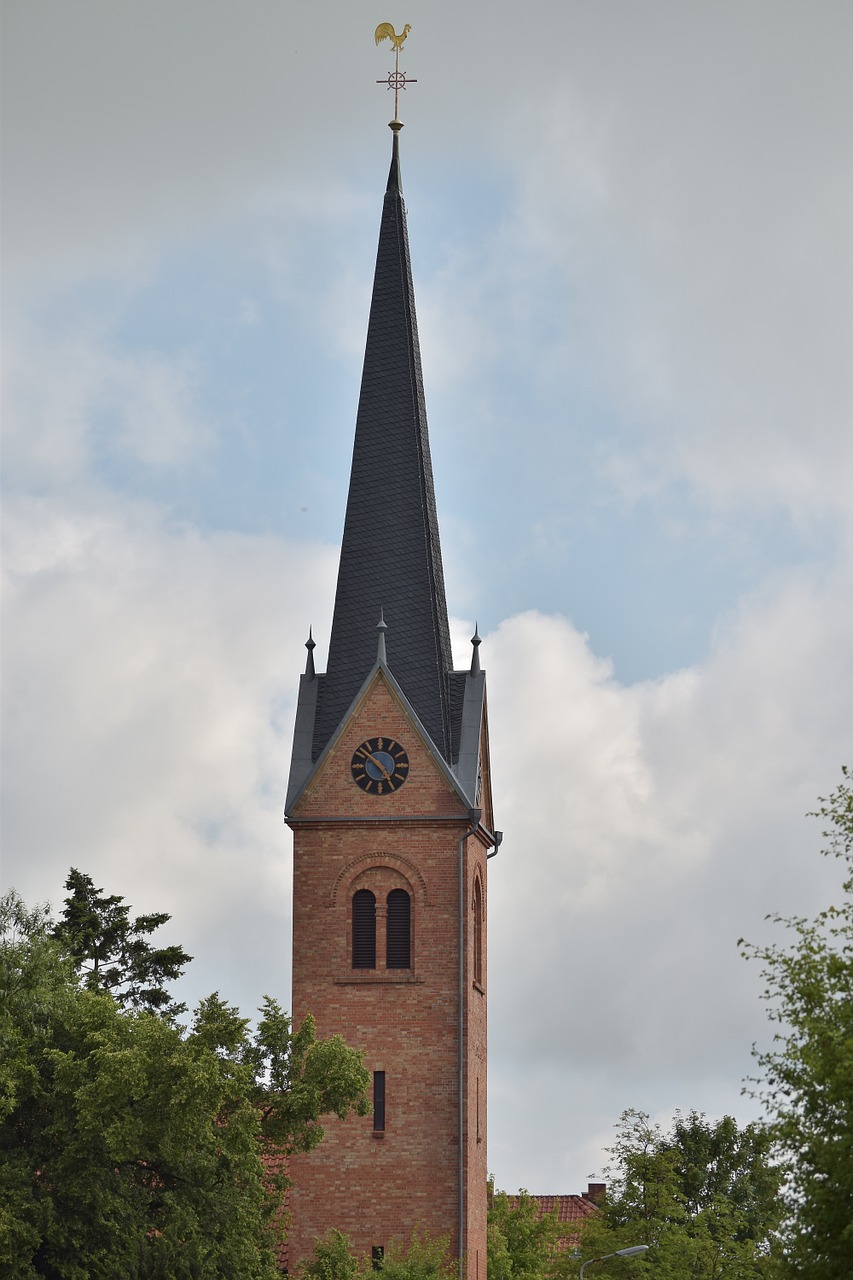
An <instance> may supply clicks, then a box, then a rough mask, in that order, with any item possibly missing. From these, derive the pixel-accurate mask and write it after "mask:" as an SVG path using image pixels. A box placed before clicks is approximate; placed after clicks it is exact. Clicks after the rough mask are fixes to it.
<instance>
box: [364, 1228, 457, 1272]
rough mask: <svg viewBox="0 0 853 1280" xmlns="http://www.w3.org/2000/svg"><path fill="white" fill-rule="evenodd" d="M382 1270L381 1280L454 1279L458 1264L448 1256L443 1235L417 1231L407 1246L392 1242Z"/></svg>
mask: <svg viewBox="0 0 853 1280" xmlns="http://www.w3.org/2000/svg"><path fill="white" fill-rule="evenodd" d="M381 1270H382V1280H454V1277H455V1276H456V1275H457V1274H458V1264H457V1263H456V1262H455V1261H454V1260H452V1259H451V1258H450V1256H449V1254H448V1240H447V1237H446V1236H429V1235H427V1234H426V1233H423V1232H417V1231H416V1232H415V1234H414V1235H413V1236H412V1239H411V1241H410V1242H409V1245H408V1246H407V1247H404V1246H403V1245H402V1244H400V1242H399V1241H397V1240H392V1242H391V1244H390V1245H389V1247H388V1248H387V1249H386V1250H385V1257H384V1258H383V1260H382V1268H381ZM371 1272H372V1264H371ZM365 1280H368V1277H367V1276H365Z"/></svg>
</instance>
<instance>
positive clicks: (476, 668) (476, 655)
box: [470, 622, 483, 676]
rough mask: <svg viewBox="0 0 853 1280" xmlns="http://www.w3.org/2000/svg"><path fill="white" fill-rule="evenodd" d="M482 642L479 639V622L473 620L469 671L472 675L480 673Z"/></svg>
mask: <svg viewBox="0 0 853 1280" xmlns="http://www.w3.org/2000/svg"><path fill="white" fill-rule="evenodd" d="M482 643H483V642H482V640H481V639H480V624H479V623H478V622H475V623H474V634H473V635H472V637H471V644H472V645H473V647H474V652H473V653H472V654H471V672H470V674H471V675H472V676H478V675H479V674H480V645H481V644H482Z"/></svg>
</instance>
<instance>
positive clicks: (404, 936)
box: [385, 889, 412, 969]
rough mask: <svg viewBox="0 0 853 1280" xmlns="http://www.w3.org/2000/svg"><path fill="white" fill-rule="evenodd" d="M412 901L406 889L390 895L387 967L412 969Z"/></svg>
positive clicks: (394, 890)
mask: <svg viewBox="0 0 853 1280" xmlns="http://www.w3.org/2000/svg"><path fill="white" fill-rule="evenodd" d="M411 939H412V900H411V898H410V897H409V895H408V894H407V893H406V890H405V889H392V890H391V892H390V893H389V894H388V921H387V933H386V936H385V967H386V968H387V969H410V968H411V967H412V941H411Z"/></svg>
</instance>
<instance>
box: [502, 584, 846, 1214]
mask: <svg viewBox="0 0 853 1280" xmlns="http://www.w3.org/2000/svg"><path fill="white" fill-rule="evenodd" d="M850 579H851V571H850V567H849V565H848V566H844V567H840V568H839V569H838V570H837V571H836V573H834V574H832V575H829V576H827V578H826V579H825V580H824V581H823V582H822V583H820V584H816V583H815V582H813V581H812V582H810V581H808V580H807V579H806V578H804V577H802V576H795V575H792V576H791V578H790V579H788V580H787V581H780V582H779V583H778V584H777V586H776V588H775V590H773V591H772V592H767V593H766V594H765V595H764V596H763V597H761V598H757V599H755V600H751V601H745V602H744V604H743V607H742V609H741V612H740V614H739V615H738V616H737V617H736V618H734V619H732V620H731V621H730V624H729V625H728V626H726V627H723V628H721V632H720V635H719V637H718V640H717V644H716V646H715V649H714V652H713V654H712V656H711V658H710V659H709V661H708V662H707V663H706V664H705V665H704V666H702V667H697V668H694V669H692V670H688V671H681V672H675V673H673V674H672V675H670V676H667V677H665V678H663V679H661V680H658V681H654V682H647V683H642V684H638V685H634V686H631V687H627V688H626V687H623V686H621V685H619V684H618V683H617V682H616V681H615V680H614V679H613V677H612V675H611V674H610V671H609V668H608V666H607V664H606V663H603V662H602V661H601V660H599V659H597V658H596V657H595V656H594V655H593V654H592V653H591V652H590V651H589V648H588V645H587V643H586V641H585V639H584V637H583V636H581V635H579V634H578V632H577V631H576V630H575V629H574V628H573V627H572V626H571V624H570V623H569V622H567V621H566V620H565V619H560V618H555V617H542V616H540V615H537V614H527V615H524V616H521V617H516V618H512V619H509V620H508V621H507V622H505V623H504V624H502V626H501V627H500V628H499V629H498V631H497V632H495V633H494V634H492V635H490V636H488V637H486V641H485V643H484V645H483V649H482V657H483V661H484V664H485V665H486V667H487V670H488V673H489V681H490V705H491V723H492V730H493V738H494V740H493V762H494V774H495V778H494V781H495V795H496V797H497V803H498V812H497V821H498V823H499V825H501V826H502V827H504V828H505V829H506V839H505V843H504V845H503V847H502V850H501V854H500V857H499V858H498V859H497V860H496V861H495V862H493V863H492V864H490V865H491V877H490V920H489V928H490V940H489V946H490V994H491V1036H492V1048H493V1053H492V1064H493V1081H494V1085H495V1093H496V1095H497V1098H498V1099H499V1100H500V1101H498V1103H497V1105H496V1106H495V1107H494V1110H493V1112H492V1114H493V1117H494V1121H493V1130H492V1133H493V1139H494V1143H495V1145H494V1148H493V1155H492V1160H491V1164H492V1167H493V1168H495V1170H496V1172H497V1173H498V1180H499V1182H503V1183H505V1184H508V1185H510V1186H516V1185H519V1183H523V1184H524V1185H530V1186H533V1185H534V1184H535V1185H536V1187H537V1188H538V1189H539V1190H549V1191H550V1190H554V1189H555V1187H556V1186H562V1185H564V1183H565V1178H566V1177H567V1176H572V1177H573V1179H574V1181H575V1182H577V1181H578V1180H579V1179H582V1178H583V1177H584V1176H585V1175H586V1173H587V1172H589V1170H585V1169H583V1167H582V1165H581V1164H580V1163H579V1159H580V1154H581V1153H582V1152H583V1151H588V1150H590V1149H591V1144H592V1145H594V1142H595V1141H597V1140H598V1139H597V1138H594V1136H593V1135H594V1134H595V1127H596V1125H598V1126H601V1125H605V1124H607V1122H608V1115H609V1117H610V1122H615V1120H616V1119H617V1118H618V1115H619V1112H620V1111H621V1110H622V1108H623V1107H627V1106H638V1107H641V1108H645V1109H648V1110H652V1111H654V1110H656V1109H661V1108H666V1107H674V1106H682V1107H684V1108H690V1107H697V1108H699V1109H707V1110H709V1111H715V1110H721V1109H727V1110H728V1111H729V1112H731V1113H734V1114H737V1115H741V1114H742V1113H743V1111H744V1109H746V1110H747V1111H749V1109H750V1104H749V1103H744V1102H742V1101H741V1099H740V1087H741V1083H742V1080H743V1077H744V1076H745V1075H746V1074H747V1073H748V1072H749V1069H750V1059H749V1050H750V1045H751V1043H752V1042H753V1040H760V1039H762V1038H764V1037H765V1035H766V1027H765V1015H764V1012H763V1009H762V1006H761V1004H760V1001H759V988H760V984H759V975H758V973H757V972H756V971H755V968H754V966H753V967H751V968H748V967H747V966H746V965H745V964H744V962H743V961H742V960H741V959H740V958H739V956H738V952H737V945H736V944H737V940H738V938H739V937H740V936H744V935H745V936H747V937H750V938H753V939H756V938H758V937H762V936H765V934H766V932H767V929H768V926H767V925H766V924H765V923H764V917H765V915H766V914H767V913H768V912H772V911H781V912H782V913H783V914H784V913H797V912H804V913H808V912H809V911H811V910H816V909H818V908H819V907H820V906H822V905H825V903H826V902H827V901H828V900H831V894H832V892H833V889H836V888H837V879H838V877H837V868H836V867H834V866H833V865H830V864H825V863H822V862H821V861H820V860H819V859H818V857H817V856H816V854H815V850H816V849H817V848H818V847H819V844H820V833H819V828H818V826H817V825H816V824H815V823H814V821H810V820H808V819H807V818H806V817H805V816H804V815H805V814H806V813H807V811H808V810H810V809H812V808H813V807H814V804H815V800H816V798H817V796H818V795H819V794H825V793H826V792H827V791H828V790H830V789H831V788H832V787H833V786H834V785H835V781H836V779H837V777H838V773H839V766H840V764H841V763H843V762H845V760H846V758H847V756H848V754H849V747H850V724H851V723H853V669H851V664H850V657H849V655H850V653H851V652H853V620H851V618H850V614H849V608H848V601H849V596H850V585H851V582H850ZM522 1081H523V1082H524V1083H523V1085H522ZM533 1097H536V1098H537V1099H538V1100H539V1103H540V1105H542V1108H543V1110H542V1115H543V1117H547V1120H546V1119H544V1118H543V1119H542V1121H541V1123H538V1122H536V1121H534V1122H533V1123H532V1126H531V1125H530V1124H528V1121H527V1117H528V1116H529V1107H530V1100H531V1098H533ZM543 1100H547V1101H543ZM567 1152H568V1153H570V1154H569V1155H568V1156H567V1155H566V1153H567ZM567 1160H568V1161H569V1164H568V1165H567V1164H566V1161H567ZM570 1170H573V1173H571V1174H570ZM561 1178H562V1179H563V1181H562V1182H561V1181H560V1179H561ZM573 1185H574V1183H573Z"/></svg>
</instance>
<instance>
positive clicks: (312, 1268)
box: [300, 1230, 362, 1280]
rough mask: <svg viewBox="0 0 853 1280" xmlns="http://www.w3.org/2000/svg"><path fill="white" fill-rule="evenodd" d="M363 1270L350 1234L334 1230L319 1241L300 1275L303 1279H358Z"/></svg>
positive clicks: (303, 1265)
mask: <svg viewBox="0 0 853 1280" xmlns="http://www.w3.org/2000/svg"><path fill="white" fill-rule="evenodd" d="M361 1270H362V1268H361V1264H360V1263H359V1260H358V1258H357V1257H356V1255H355V1254H354V1253H353V1251H352V1245H351V1243H350V1239H349V1236H346V1235H344V1233H343V1232H342V1231H334V1230H333V1231H328V1232H327V1233H326V1235H324V1236H323V1237H322V1239H320V1240H318V1241H317V1243H316V1244H315V1246H314V1252H313V1254H312V1255H311V1257H310V1258H309V1259H308V1261H307V1262H304V1263H303V1264H302V1269H301V1271H300V1275H301V1276H302V1277H303V1280H357V1277H358V1276H359V1275H360V1274H361Z"/></svg>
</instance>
